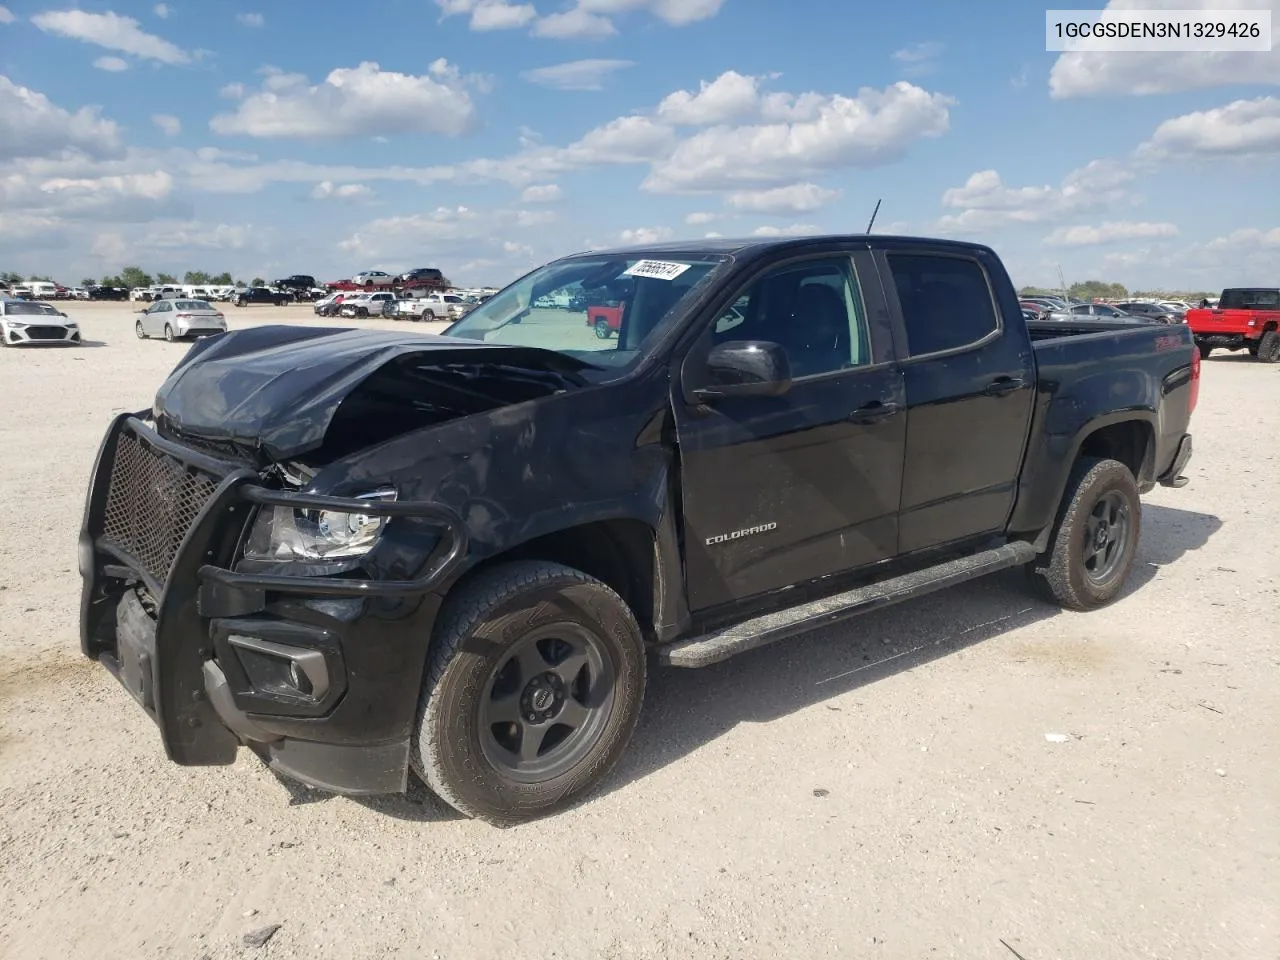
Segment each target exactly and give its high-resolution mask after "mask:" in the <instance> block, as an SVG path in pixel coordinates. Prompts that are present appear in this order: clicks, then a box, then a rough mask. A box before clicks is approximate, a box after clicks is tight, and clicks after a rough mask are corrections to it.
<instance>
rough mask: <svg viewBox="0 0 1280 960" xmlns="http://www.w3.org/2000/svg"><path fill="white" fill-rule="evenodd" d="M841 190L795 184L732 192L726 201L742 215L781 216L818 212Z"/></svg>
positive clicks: (811, 184) (809, 184)
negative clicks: (763, 214)
mask: <svg viewBox="0 0 1280 960" xmlns="http://www.w3.org/2000/svg"><path fill="white" fill-rule="evenodd" d="M838 196H840V191H839V190H828V189H826V188H824V187H819V186H818V185H816V184H813V183H793V184H792V185H791V186H788V187H775V188H774V189H772V190H752V191H745V192H740V193H731V194H729V196H728V197H727V198H726V199H725V202H726V203H728V205H729V206H731V207H733V208H734V209H735V210H738V211H741V212H742V213H769V214H777V215H779V216H781V215H785V214H792V213H808V212H809V211H811V210H818V209H820V208H822V207H824V206H826V205H827V204H828V203H830V202H831V201H832V200H834V199H835V198H836V197H838Z"/></svg>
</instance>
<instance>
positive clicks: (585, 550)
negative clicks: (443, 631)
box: [445, 516, 662, 639]
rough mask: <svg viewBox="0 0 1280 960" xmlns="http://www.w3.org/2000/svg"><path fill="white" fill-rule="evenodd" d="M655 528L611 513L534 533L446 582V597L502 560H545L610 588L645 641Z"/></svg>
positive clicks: (650, 624) (652, 617)
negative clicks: (608, 515) (585, 575)
mask: <svg viewBox="0 0 1280 960" xmlns="http://www.w3.org/2000/svg"><path fill="white" fill-rule="evenodd" d="M658 542H659V541H658V532H657V530H655V529H654V527H653V526H652V525H650V524H649V523H648V522H647V521H645V520H641V519H637V518H635V517H627V516H615V517H603V518H599V519H594V520H590V521H587V522H584V523H580V524H576V525H573V526H567V527H561V528H559V529H555V530H550V531H546V532H543V533H539V534H537V535H535V536H531V537H529V538H528V539H526V540H523V541H521V542H520V543H518V544H514V545H512V546H509V547H507V548H506V549H504V550H502V551H500V552H498V553H494V554H491V555H489V556H486V557H484V558H483V559H482V560H480V561H479V562H478V563H475V564H473V565H472V566H470V567H468V568H467V569H466V570H465V571H464V572H463V573H462V574H461V575H459V576H458V577H456V578H455V579H454V580H453V581H452V582H451V583H450V584H449V586H448V591H447V593H446V595H445V600H446V602H447V601H448V596H449V595H450V594H453V593H454V592H456V591H457V590H458V589H459V588H461V587H463V586H465V585H466V584H467V583H468V582H470V581H471V580H473V579H474V578H475V577H476V576H478V575H479V574H481V573H482V572H484V571H487V570H490V569H492V568H493V567H495V566H498V565H500V564H503V563H511V562H514V561H518V560H544V561H548V562H551V563H559V564H563V565H564V566H566V567H572V568H573V569H575V570H580V571H582V572H583V573H585V574H587V575H588V576H591V577H594V578H595V579H597V580H599V581H600V582H601V583H603V584H605V585H606V586H608V587H610V588H611V589H612V590H613V591H614V592H615V593H617V594H618V596H620V597H622V599H623V601H624V602H625V603H626V604H627V606H628V607H630V608H631V612H632V614H633V615H634V616H635V618H636V622H637V623H639V624H640V629H641V631H642V632H643V633H644V635H645V637H646V639H652V638H653V636H654V630H655V624H656V623H657V622H659V620H660V619H661V614H660V611H661V607H662V601H661V595H660V587H659V581H658V576H657V570H658V568H659V565H658V559H657V547H658Z"/></svg>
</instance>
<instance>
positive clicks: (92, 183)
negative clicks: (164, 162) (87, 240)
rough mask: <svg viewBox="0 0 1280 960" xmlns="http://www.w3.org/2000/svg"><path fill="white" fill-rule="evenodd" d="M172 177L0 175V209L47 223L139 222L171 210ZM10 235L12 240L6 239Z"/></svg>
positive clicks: (178, 206)
mask: <svg viewBox="0 0 1280 960" xmlns="http://www.w3.org/2000/svg"><path fill="white" fill-rule="evenodd" d="M173 188H174V181H173V177H172V176H170V175H169V174H168V173H165V172H163V171H156V172H153V173H135V174H124V175H118V176H99V177H48V178H38V177H30V176H27V175H24V174H21V173H11V174H8V175H6V176H0V209H3V210H5V211H6V214H12V213H14V212H15V211H19V212H20V215H21V216H22V217H24V218H26V219H36V220H40V221H41V222H42V223H44V224H45V225H46V226H48V227H54V226H55V225H56V226H60V227H61V228H63V229H64V230H65V229H68V228H73V227H74V226H75V225H76V222H77V221H82V222H89V221H99V222H102V221H106V222H122V223H128V222H140V221H144V220H150V219H152V218H154V217H156V216H162V215H165V214H171V213H174V212H176V211H178V210H180V209H182V208H183V205H181V204H176V203H174V202H173V201H172V199H171V197H172V193H173ZM9 239H14V238H12V237H11V238H9Z"/></svg>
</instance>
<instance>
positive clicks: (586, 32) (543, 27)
mask: <svg viewBox="0 0 1280 960" xmlns="http://www.w3.org/2000/svg"><path fill="white" fill-rule="evenodd" d="M617 32H618V30H617V28H616V27H614V25H613V21H612V20H610V19H609V18H608V17H601V16H598V15H596V14H594V13H589V12H588V11H586V10H584V9H583V8H582V7H574V8H573V9H572V10H566V11H565V12H564V13H552V14H549V15H548V16H545V17H542V18H541V19H539V20H538V22H537V23H535V24H534V25H533V35H534V36H535V37H547V38H549V39H552V40H570V39H574V40H602V39H604V38H605V37H612V36H614V35H615V34H616V33H617Z"/></svg>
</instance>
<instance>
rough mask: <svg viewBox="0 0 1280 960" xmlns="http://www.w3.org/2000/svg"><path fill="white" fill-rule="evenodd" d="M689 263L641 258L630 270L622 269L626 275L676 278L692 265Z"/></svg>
mask: <svg viewBox="0 0 1280 960" xmlns="http://www.w3.org/2000/svg"><path fill="white" fill-rule="evenodd" d="M691 266H692V264H689V263H672V262H670V261H668V260H641V261H640V262H639V263H637V264H636V265H635V266H634V267H632V268H631V269H630V270H624V271H622V275H623V276H624V277H652V278H653V279H654V280H674V279H675V278H676V277H678V276H680V274H682V273H684V272H685V271H686V270H688V269H689V267H691Z"/></svg>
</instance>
